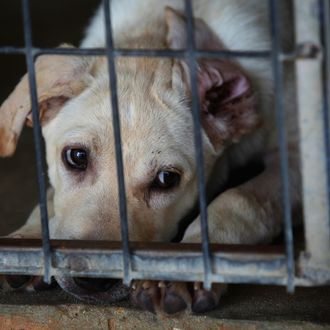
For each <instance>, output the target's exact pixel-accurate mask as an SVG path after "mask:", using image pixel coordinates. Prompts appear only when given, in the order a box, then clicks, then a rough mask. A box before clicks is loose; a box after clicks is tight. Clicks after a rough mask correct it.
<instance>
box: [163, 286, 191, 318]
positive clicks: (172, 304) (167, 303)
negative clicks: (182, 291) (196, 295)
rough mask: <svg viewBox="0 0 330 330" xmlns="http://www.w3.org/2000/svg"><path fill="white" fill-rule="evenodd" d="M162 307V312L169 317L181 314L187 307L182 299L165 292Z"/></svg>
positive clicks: (172, 293)
mask: <svg viewBox="0 0 330 330" xmlns="http://www.w3.org/2000/svg"><path fill="white" fill-rule="evenodd" d="M162 305H163V310H164V312H165V313H166V314H169V315H172V314H176V313H179V312H182V311H184V310H185V309H186V308H187V307H188V305H187V303H186V302H185V301H184V299H183V298H182V297H180V296H179V295H177V294H175V293H174V292H165V295H164V298H163V304H162Z"/></svg>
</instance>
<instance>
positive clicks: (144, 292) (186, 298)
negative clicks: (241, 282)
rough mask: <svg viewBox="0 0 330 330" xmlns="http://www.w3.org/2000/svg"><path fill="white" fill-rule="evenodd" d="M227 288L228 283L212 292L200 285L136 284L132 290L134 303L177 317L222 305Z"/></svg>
mask: <svg viewBox="0 0 330 330" xmlns="http://www.w3.org/2000/svg"><path fill="white" fill-rule="evenodd" d="M226 288H227V286H226V285H225V284H214V285H213V286H212V290H211V291H208V290H205V289H203V286H202V285H201V284H200V283H195V284H188V283H183V282H157V281H135V282H133V284H132V287H131V301H132V303H133V304H134V305H135V306H137V307H139V308H142V309H144V310H147V311H149V312H152V313H155V314H156V313H159V314H167V315H173V314H177V313H180V312H183V311H185V310H188V311H192V312H193V313H205V312H208V311H210V310H212V309H214V308H215V307H216V306H217V305H218V303H219V299H220V297H221V296H222V295H223V294H224V293H225V291H226Z"/></svg>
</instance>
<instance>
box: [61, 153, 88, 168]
mask: <svg viewBox="0 0 330 330" xmlns="http://www.w3.org/2000/svg"><path fill="white" fill-rule="evenodd" d="M63 158H64V160H65V163H66V164H67V165H68V166H69V167H71V168H73V169H76V170H80V171H85V170H86V169H87V165H88V155H87V151H86V150H84V149H66V150H64V151H63Z"/></svg>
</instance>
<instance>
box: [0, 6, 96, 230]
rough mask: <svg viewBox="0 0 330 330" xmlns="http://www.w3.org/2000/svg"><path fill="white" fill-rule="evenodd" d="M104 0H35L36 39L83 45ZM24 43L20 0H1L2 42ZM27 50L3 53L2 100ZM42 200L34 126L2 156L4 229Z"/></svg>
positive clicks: (0, 219) (0, 224)
mask: <svg viewBox="0 0 330 330" xmlns="http://www.w3.org/2000/svg"><path fill="white" fill-rule="evenodd" d="M99 2H100V1H99V0H69V1H64V0H55V1H51V0H31V1H30V6H31V18H32V29H33V43H34V45H35V46H36V47H56V46H58V45H59V44H61V43H64V42H65V43H71V44H73V45H75V46H78V45H79V42H80V40H81V39H82V37H83V35H84V30H85V28H86V26H87V24H88V22H89V20H90V19H91V17H92V16H93V13H94V12H95V10H96V8H97V6H98V4H99ZM2 46H18V47H22V46H24V34H23V24H22V9H21V1H20V0H1V2H0V47H2ZM25 72H26V65H25V58H24V56H22V55H0V103H2V102H3V101H4V100H5V99H6V97H7V96H8V95H9V94H10V92H11V91H12V90H13V88H14V87H15V85H16V84H17V82H18V81H19V79H20V78H21V77H22V76H23V75H24V74H25ZM37 201H38V191H37V185H36V168H35V154H34V150H33V137H32V129H30V128H26V129H25V130H24V132H23V135H22V136H21V138H20V140H19V144H18V149H17V152H16V154H15V155H14V157H12V158H9V159H3V158H0V235H5V234H8V233H10V232H11V231H13V230H14V229H16V228H17V227H19V226H20V225H21V224H23V223H24V222H25V220H26V219H27V217H28V216H29V214H30V212H31V211H32V209H33V207H34V206H35V205H36V204H37Z"/></svg>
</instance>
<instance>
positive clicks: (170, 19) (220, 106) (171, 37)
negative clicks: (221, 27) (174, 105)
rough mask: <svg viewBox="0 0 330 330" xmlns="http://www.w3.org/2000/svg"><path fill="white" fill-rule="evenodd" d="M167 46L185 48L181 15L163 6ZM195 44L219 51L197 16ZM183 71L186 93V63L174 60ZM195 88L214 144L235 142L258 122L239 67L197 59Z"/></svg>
mask: <svg viewBox="0 0 330 330" xmlns="http://www.w3.org/2000/svg"><path fill="white" fill-rule="evenodd" d="M165 21H166V24H167V45H168V47H169V48H170V49H175V50H178V49H185V48H186V45H187V32H186V18H185V16H184V15H183V14H182V13H180V12H178V11H175V10H174V9H172V8H169V7H167V8H166V9H165ZM194 26H195V43H196V48H197V49H199V50H221V49H223V48H224V47H223V46H222V44H221V42H220V40H219V39H218V37H217V36H216V35H215V34H214V33H213V32H212V30H211V29H210V28H209V27H208V26H207V24H206V23H205V22H204V21H203V20H201V19H195V20H194ZM174 65H176V66H177V65H179V66H180V68H181V70H177V68H176V69H175V70H174V72H178V71H180V72H183V77H182V79H183V80H184V83H185V84H186V85H187V90H189V93H190V90H191V88H190V77H189V68H188V66H187V64H186V63H185V62H184V61H182V60H179V61H176V62H175V64H174ZM198 90H199V99H200V102H201V110H202V116H201V119H202V125H203V129H204V131H205V133H206V134H207V136H208V138H209V139H210V141H211V143H212V144H213V146H214V149H215V150H216V151H217V150H220V149H221V146H224V145H227V144H230V143H235V142H238V141H239V140H240V139H241V137H242V136H243V135H245V134H247V133H249V132H251V131H252V130H253V129H254V128H255V127H256V126H257V125H258V124H259V116H258V113H257V108H256V104H255V97H254V93H253V89H252V85H251V82H250V80H249V78H248V77H247V76H246V75H245V73H244V71H243V69H242V68H240V66H239V65H238V64H237V63H235V62H234V61H232V60H227V59H224V58H219V59H218V58H201V59H198Z"/></svg>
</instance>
